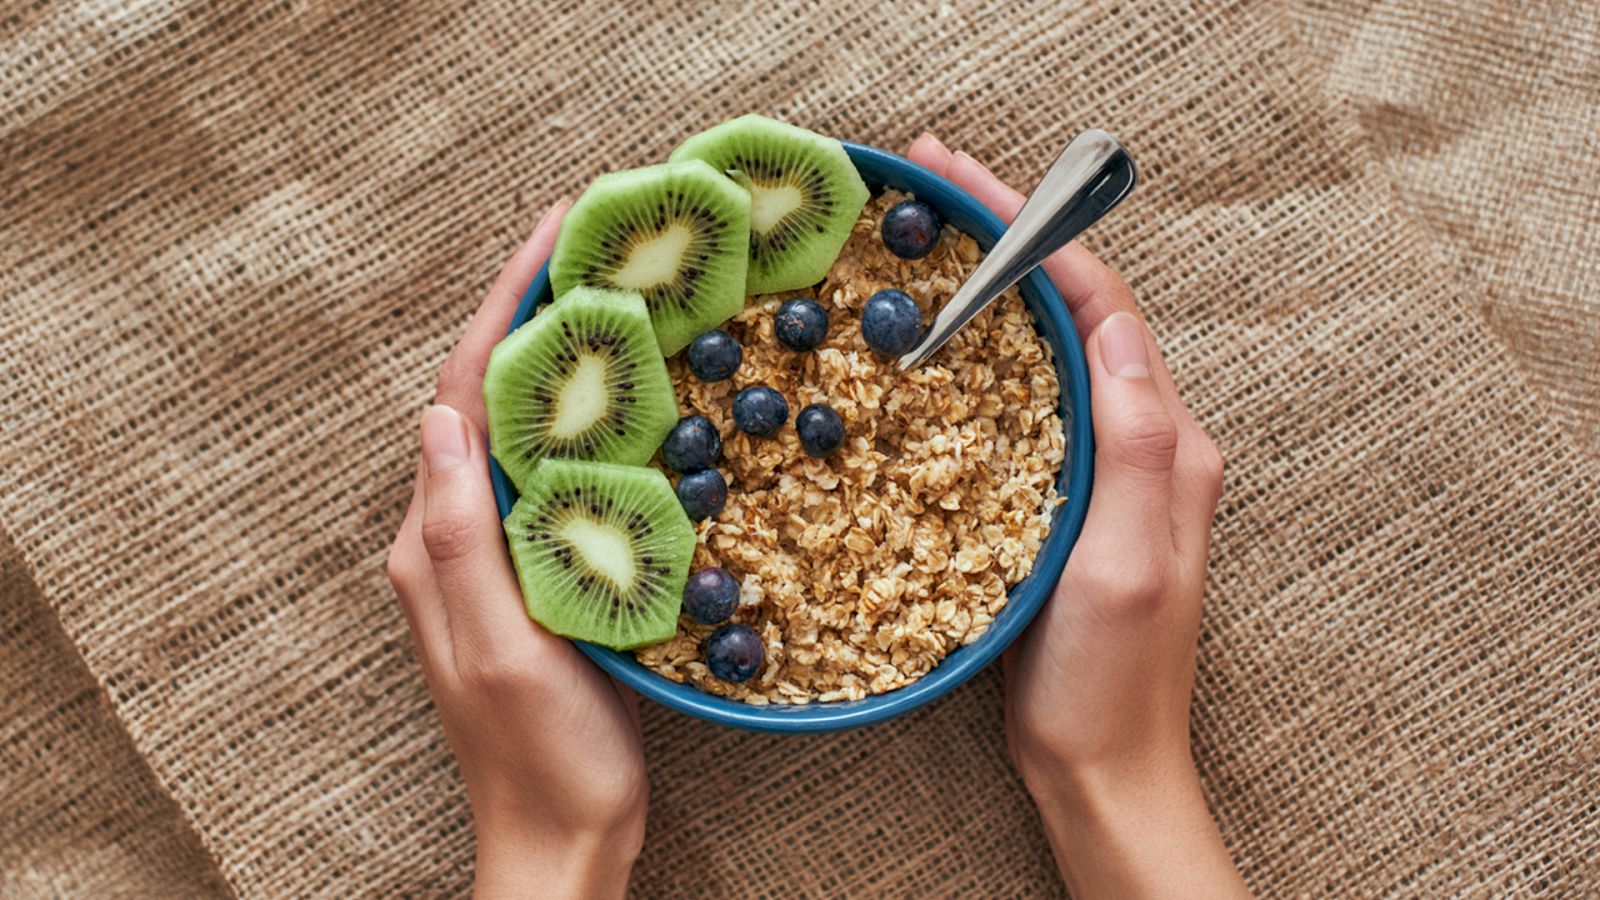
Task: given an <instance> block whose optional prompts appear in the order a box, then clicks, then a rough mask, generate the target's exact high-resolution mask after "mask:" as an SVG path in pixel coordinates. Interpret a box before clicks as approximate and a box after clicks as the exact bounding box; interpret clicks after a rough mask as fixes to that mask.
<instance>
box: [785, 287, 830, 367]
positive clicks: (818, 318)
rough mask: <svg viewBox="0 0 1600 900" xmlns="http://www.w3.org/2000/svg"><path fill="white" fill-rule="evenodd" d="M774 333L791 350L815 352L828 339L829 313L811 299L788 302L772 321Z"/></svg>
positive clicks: (805, 298) (799, 298)
mask: <svg viewBox="0 0 1600 900" xmlns="http://www.w3.org/2000/svg"><path fill="white" fill-rule="evenodd" d="M772 331H773V333H774V334H776V335H777V336H778V343H780V344H782V345H784V346H785V347H788V348H789V349H790V350H798V351H800V352H802V353H804V352H806V351H808V350H815V349H817V348H818V347H820V346H822V342H823V340H825V339H826V338H827V337H828V311H827V310H825V309H823V308H822V304H820V303H818V302H817V301H815V300H813V299H811V298H810V297H795V298H794V299H793V300H786V301H784V304H783V305H782V306H780V307H778V315H777V317H776V318H775V319H773V320H772Z"/></svg>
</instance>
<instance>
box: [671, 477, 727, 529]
mask: <svg viewBox="0 0 1600 900" xmlns="http://www.w3.org/2000/svg"><path fill="white" fill-rule="evenodd" d="M678 502H679V503H682V504H683V511H684V512H686V513H688V514H689V518H691V519H694V520H695V521H696V522H698V521H700V520H701V519H708V518H710V517H712V516H714V515H716V514H717V513H719V512H722V507H724V506H726V505H727V503H728V482H726V481H724V480H723V478H722V473H721V472H718V471H717V470H716V469H701V470H700V471H698V472H690V473H689V474H688V475H685V476H683V477H682V478H679V479H678Z"/></svg>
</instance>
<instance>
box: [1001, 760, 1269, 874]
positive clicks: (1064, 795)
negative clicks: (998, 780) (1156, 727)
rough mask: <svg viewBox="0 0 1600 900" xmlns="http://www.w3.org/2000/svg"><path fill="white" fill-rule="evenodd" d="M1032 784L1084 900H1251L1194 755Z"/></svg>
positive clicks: (1066, 773) (1077, 771)
mask: <svg viewBox="0 0 1600 900" xmlns="http://www.w3.org/2000/svg"><path fill="white" fill-rule="evenodd" d="M1027 783H1028V788H1029V791H1030V793H1032V794H1033V797H1034V802H1035V803H1036V804H1037V806H1038V809H1039V816H1040V819H1041V820H1042V821H1043V823H1044V827H1045V833H1046V835H1047V837H1048V838H1049V841H1050V845H1051V848H1052V850H1053V851H1054V854H1055V857H1056V860H1057V862H1058V865H1059V866H1060V869H1061V873H1062V876H1063V878H1064V879H1065V881H1066V882H1067V886H1068V888H1069V890H1070V892H1071V893H1072V895H1073V896H1074V897H1095V896H1116V897H1142V896H1151V897H1161V896H1182V895H1184V894H1186V893H1189V894H1192V895H1204V896H1248V893H1247V891H1246V890H1245V888H1244V885H1243V882H1242V881H1240V880H1239V877H1238V874H1237V872H1236V870H1235V869H1234V867H1233V861H1232V858H1231V857H1230V856H1229V854H1228V851H1227V848H1226V846H1225V845H1224V844H1223V843H1222V836H1221V833H1220V832H1219V831H1218V829H1217V825H1216V822H1215V820H1213V819H1212V817H1211V812H1210V810H1209V809H1208V808H1207V806H1206V801H1205V794H1204V792H1203V790H1202V789H1201V786H1200V779H1199V775H1198V774H1197V773H1196V771H1195V768H1194V765H1193V763H1192V761H1191V759H1190V757H1189V755H1188V753H1187V752H1186V751H1185V752H1183V753H1181V754H1171V753H1169V754H1164V755H1162V756H1160V757H1156V758H1150V759H1144V760H1127V761H1124V762H1120V763H1108V764H1102V765H1086V764H1076V765H1068V766H1065V767H1063V768H1060V769H1057V770H1055V771H1052V772H1049V773H1045V772H1042V771H1036V772H1035V773H1034V774H1033V776H1032V777H1031V778H1028V779H1027ZM1201 886H1204V889H1201Z"/></svg>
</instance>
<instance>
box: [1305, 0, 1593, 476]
mask: <svg viewBox="0 0 1600 900" xmlns="http://www.w3.org/2000/svg"><path fill="white" fill-rule="evenodd" d="M1289 9H1290V11H1291V14H1292V16H1293V19H1294V21H1295V24H1296V25H1297V26H1298V29H1299V32H1300V34H1301V36H1302V37H1303V38H1304V40H1305V43H1306V45H1307V46H1308V47H1310V48H1311V49H1312V50H1313V51H1314V52H1315V53H1316V55H1317V57H1318V62H1319V68H1320V69H1321V71H1322V75H1321V77H1322V78H1324V79H1325V87H1324V90H1325V93H1326V94H1327V95H1328V96H1330V97H1332V98H1334V99H1335V100H1336V101H1338V102H1340V103H1342V104H1345V105H1346V107H1347V110H1348V112H1349V113H1350V114H1351V115H1353V116H1354V117H1355V119H1356V121H1357V122H1358V123H1359V124H1360V126H1361V127H1362V129H1363V130H1364V131H1365V133H1366V136H1367V138H1368V139H1369V140H1370V141H1371V142H1372V144H1373V147H1374V149H1375V152H1376V155H1377V157H1378V159H1379V161H1380V162H1381V163H1382V165H1383V167H1384V169H1385V170H1386V172H1387V174H1388V176H1389V179H1390V180H1391V181H1392V182H1393V184H1394V186H1395V188H1396V192H1397V194H1398V195H1399V197H1400V199H1401V201H1402V204H1403V205H1404V207H1405V209H1406V211H1407V212H1408V213H1410V214H1411V215H1412V216H1413V217H1414V218H1415V219H1416V220H1417V221H1418V222H1419V223H1420V225H1421V226H1422V228H1423V230H1424V231H1426V232H1427V233H1428V234H1429V236H1430V237H1432V238H1434V239H1435V240H1436V241H1437V242H1438V244H1439V245H1440V247H1441V248H1442V249H1443V250H1444V252H1445V254H1446V255H1447V257H1448V258H1449V259H1450V260H1451V262H1452V263H1454V264H1455V266H1456V272H1457V273H1458V275H1459V277H1460V278H1461V282H1460V283H1461V285H1462V286H1463V287H1464V288H1465V289H1466V290H1467V292H1468V296H1469V297H1471V298H1472V299H1473V300H1474V301H1475V302H1476V304H1477V305H1478V306H1479V308H1480V309H1481V310H1482V312H1483V313H1484V315H1485V316H1486V318H1487V319H1488V323H1489V327H1490V328H1491V329H1492V330H1493V331H1494V332H1495V333H1496V334H1497V335H1498V336H1499V337H1500V339H1501V340H1502V341H1504V342H1505V343H1506V345H1507V346H1508V347H1509V348H1510V350H1511V352H1512V355H1513V356H1514V357H1515V358H1516V359H1517V361H1518V362H1519V363H1520V364H1521V365H1522V366H1523V367H1524V368H1525V369H1526V370H1527V371H1528V373H1529V374H1530V375H1531V376H1532V379H1533V381H1534V382H1535V383H1536V384H1537V385H1538V386H1539V387H1540V389H1542V390H1543V391H1544V392H1545V393H1546V394H1547V395H1548V396H1549V397H1550V399H1551V401H1552V402H1553V408H1552V410H1551V413H1552V415H1554V416H1555V418H1556V420H1557V421H1558V422H1561V423H1562V424H1563V425H1565V426H1567V427H1568V428H1569V429H1571V430H1572V431H1573V433H1574V434H1575V435H1576V436H1577V439H1578V441H1579V443H1580V444H1581V445H1583V446H1584V447H1585V448H1586V449H1587V450H1588V451H1589V452H1590V453H1591V454H1593V455H1594V456H1595V457H1596V458H1600V323H1597V317H1600V189H1597V187H1596V180H1597V179H1600V4H1596V3H1592V2H1590V3H1574V2H1569V0H1536V2H1518V3H1515V4H1502V3H1487V2H1473V3H1438V2H1432V0H1387V2H1377V0H1354V2H1347V0H1339V2H1329V0H1303V2H1293V3H1291V4H1290V6H1289Z"/></svg>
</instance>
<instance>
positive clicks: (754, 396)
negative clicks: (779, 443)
mask: <svg viewBox="0 0 1600 900" xmlns="http://www.w3.org/2000/svg"><path fill="white" fill-rule="evenodd" d="M787 421H789V401H787V400H785V399H783V395H782V394H780V393H778V392H777V391H775V390H773V389H772V388H769V387H767V386H766V385H764V384H761V385H756V386H755V387H747V388H745V389H744V390H742V391H740V392H739V393H738V394H737V395H735V396H734V398H733V424H735V425H737V426H739V430H740V431H742V432H744V433H745V434H753V435H755V436H756V437H767V436H768V435H772V434H777V432H778V429H779V428H782V427H783V423H784V422H787Z"/></svg>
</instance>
